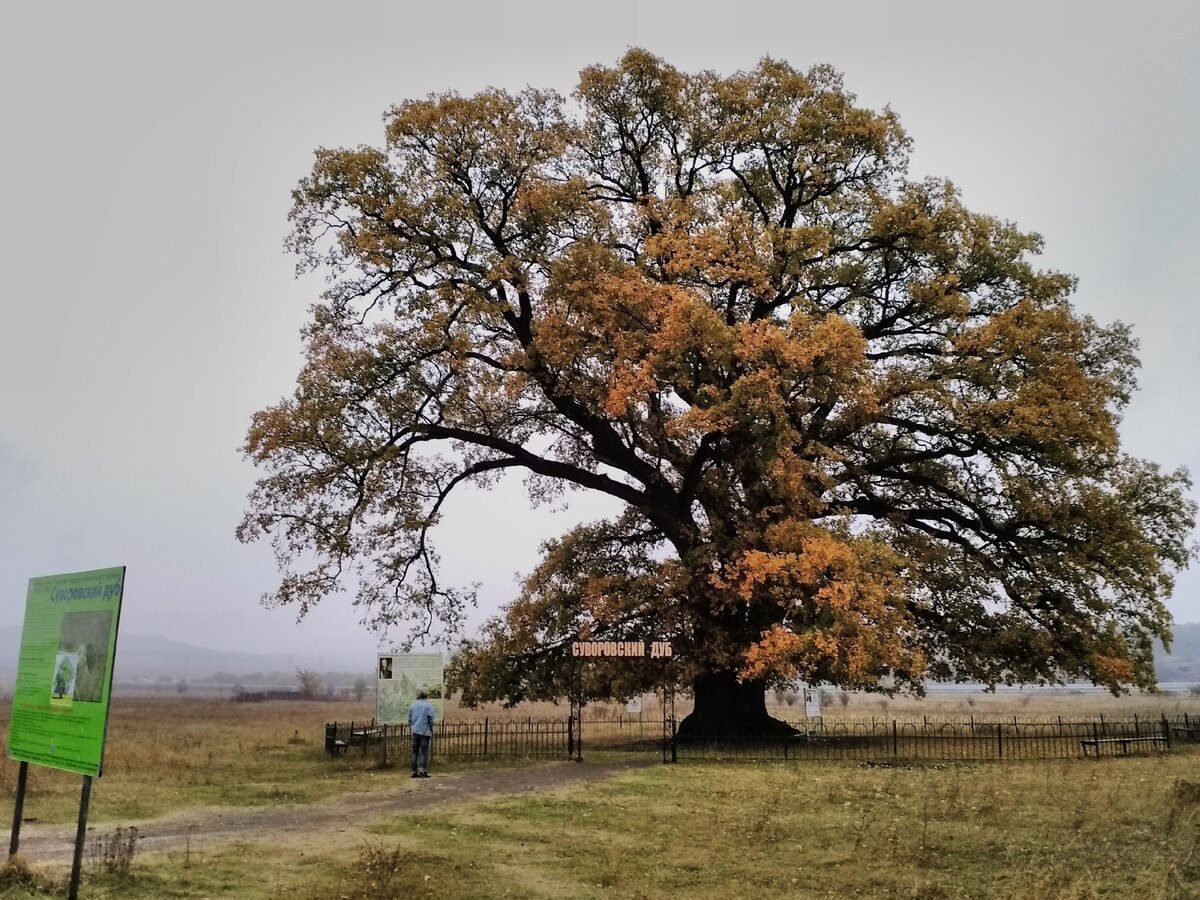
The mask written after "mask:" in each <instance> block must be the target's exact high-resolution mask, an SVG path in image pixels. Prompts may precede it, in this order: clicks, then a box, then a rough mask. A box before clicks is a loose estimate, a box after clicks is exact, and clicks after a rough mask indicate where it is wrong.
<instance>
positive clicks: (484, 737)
mask: <svg viewBox="0 0 1200 900" xmlns="http://www.w3.org/2000/svg"><path fill="white" fill-rule="evenodd" d="M487 739H488V720H487V716H484V717H483V755H484V756H487ZM567 740H568V742H569V741H570V738H569V737H568V738H567Z"/></svg>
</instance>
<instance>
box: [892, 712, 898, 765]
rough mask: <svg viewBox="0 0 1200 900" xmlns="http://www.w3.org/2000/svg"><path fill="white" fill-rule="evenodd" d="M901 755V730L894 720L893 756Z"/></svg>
mask: <svg viewBox="0 0 1200 900" xmlns="http://www.w3.org/2000/svg"><path fill="white" fill-rule="evenodd" d="M899 755H900V729H899V728H898V727H897V726H896V720H895V719H892V756H899Z"/></svg>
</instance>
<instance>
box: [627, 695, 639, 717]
mask: <svg viewBox="0 0 1200 900" xmlns="http://www.w3.org/2000/svg"><path fill="white" fill-rule="evenodd" d="M625 712H627V713H629V714H630V715H631V716H640V715H641V714H642V698H641V697H630V698H629V701H628V702H627V703H626V704H625Z"/></svg>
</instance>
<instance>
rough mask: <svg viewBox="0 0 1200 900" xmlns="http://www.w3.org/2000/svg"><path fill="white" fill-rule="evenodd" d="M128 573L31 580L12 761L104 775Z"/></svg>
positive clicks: (11, 737) (15, 693) (11, 724)
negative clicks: (105, 744) (123, 593)
mask: <svg viewBox="0 0 1200 900" xmlns="http://www.w3.org/2000/svg"><path fill="white" fill-rule="evenodd" d="M124 588H125V567H124V566H122V567H120V568H116V569H97V570H95V571H92V572H75V573H72V574H69V575H50V576H47V577H45V578H31V579H29V591H28V593H27V594H26V597H25V625H24V627H23V629H22V631H21V655H20V661H19V662H18V663H17V683H16V687H15V688H14V689H13V703H12V718H11V720H10V722H9V726H8V755H9V756H10V757H11V758H12V759H17V760H23V761H25V762H31V763H37V764H38V765H42V766H50V767H51V768H55V769H64V770H66V771H68V772H78V773H79V774H80V775H99V774H100V767H101V762H102V761H103V758H104V736H105V732H106V730H107V728H108V699H109V694H110V692H111V690H112V672H113V655H114V652H115V651H116V647H117V623H118V621H119V620H120V617H121V594H122V592H123V591H124Z"/></svg>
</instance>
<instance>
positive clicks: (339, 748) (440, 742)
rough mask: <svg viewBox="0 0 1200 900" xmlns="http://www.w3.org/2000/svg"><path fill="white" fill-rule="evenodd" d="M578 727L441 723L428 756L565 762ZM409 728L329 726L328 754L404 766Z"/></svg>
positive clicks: (571, 723) (532, 722) (565, 723)
mask: <svg viewBox="0 0 1200 900" xmlns="http://www.w3.org/2000/svg"><path fill="white" fill-rule="evenodd" d="M578 739H579V726H578V724H577V723H576V721H575V720H574V719H573V718H567V719H550V720H539V719H525V720H523V721H516V720H508V719H506V720H502V721H496V720H490V719H484V720H483V721H482V722H439V723H437V724H436V725H435V726H434V729H433V740H432V742H431V743H430V747H429V752H430V755H431V756H433V757H502V756H519V757H531V758H535V759H566V758H567V757H569V756H570V755H572V754H573V753H574V752H575V749H576V745H577V741H578ZM411 742H412V735H411V732H410V731H409V727H408V725H381V724H377V723H376V722H375V721H374V720H372V721H370V722H332V723H330V724H327V725H326V726H325V750H326V752H327V753H332V754H334V755H337V754H338V753H343V752H344V753H362V754H363V755H374V756H375V757H376V758H377V759H378V760H379V762H381V763H383V764H387V763H389V762H398V763H404V762H405V761H407V760H408V758H409V754H410V752H411V745H412V744H411Z"/></svg>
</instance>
